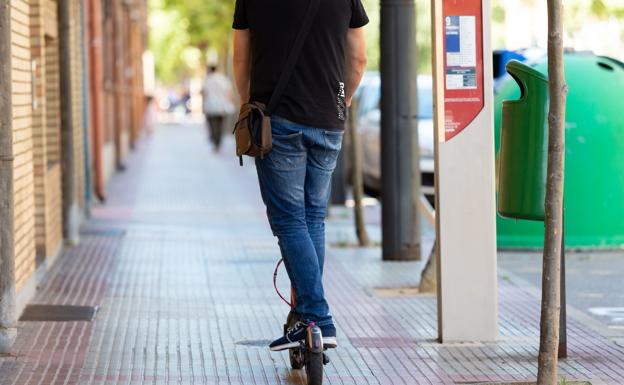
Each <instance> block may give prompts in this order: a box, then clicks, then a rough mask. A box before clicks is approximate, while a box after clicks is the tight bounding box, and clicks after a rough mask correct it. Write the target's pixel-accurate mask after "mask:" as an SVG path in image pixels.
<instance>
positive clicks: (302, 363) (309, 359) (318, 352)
mask: <svg viewBox="0 0 624 385" xmlns="http://www.w3.org/2000/svg"><path fill="white" fill-rule="evenodd" d="M281 263H282V262H281V261H280V263H278V265H277V268H276V269H275V274H274V276H273V283H274V285H275V290H276V291H277V294H278V295H279V296H280V297H281V298H282V300H283V301H284V302H286V303H287V304H288V305H289V306H290V313H288V318H287V319H286V323H285V324H284V334H286V333H288V329H289V328H291V327H293V326H294V325H295V324H296V323H297V322H299V321H301V316H300V315H299V314H298V313H297V312H296V311H295V307H296V305H295V291H294V290H293V289H291V291H290V298H291V300H290V302H288V301H287V300H286V299H285V298H284V297H283V296H282V295H281V293H280V292H279V290H278V289H277V271H278V269H279V266H280V264H281ZM325 350H326V348H325V347H324V346H323V333H322V332H321V328H320V327H318V326H317V325H316V324H314V322H310V323H308V330H307V335H306V338H305V339H304V340H303V341H301V343H300V345H299V346H297V347H296V348H292V349H289V351H288V355H289V357H290V366H292V368H293V369H296V370H300V369H304V368H305V371H306V377H307V384H308V385H322V384H323V367H324V366H325V365H327V364H328V363H329V357H328V356H327V354H326V353H325Z"/></svg>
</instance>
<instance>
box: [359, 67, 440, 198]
mask: <svg viewBox="0 0 624 385" xmlns="http://www.w3.org/2000/svg"><path fill="white" fill-rule="evenodd" d="M417 82H418V142H419V144H420V171H421V174H422V191H423V192H424V193H425V194H427V195H433V193H434V189H433V169H434V165H433V164H434V163H433V147H434V146H433V140H434V139H433V100H432V98H433V97H432V86H433V82H432V78H431V76H427V75H420V76H418V80H417ZM355 99H356V101H357V105H358V116H357V121H358V124H359V126H358V127H359V131H360V137H361V142H362V147H363V154H364V156H363V159H364V160H363V168H362V169H363V174H364V175H363V179H364V188H365V190H366V193H367V194H369V195H373V196H379V195H380V193H381V187H382V186H381V152H380V151H381V142H380V141H381V138H380V127H381V109H380V101H381V80H380V77H379V73H377V72H369V73H367V74H366V75H365V76H364V79H363V80H362V83H361V85H360V87H359V89H358V91H357V93H356V95H355Z"/></svg>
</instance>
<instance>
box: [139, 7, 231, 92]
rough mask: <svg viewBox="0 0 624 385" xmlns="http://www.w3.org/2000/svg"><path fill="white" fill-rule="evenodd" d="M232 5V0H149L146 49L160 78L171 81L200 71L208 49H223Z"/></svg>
mask: <svg viewBox="0 0 624 385" xmlns="http://www.w3.org/2000/svg"><path fill="white" fill-rule="evenodd" d="M234 4H235V3H234V0H149V9H150V17H149V24H150V48H151V49H152V51H153V52H154V55H155V57H156V73H157V76H158V79H159V80H160V81H162V82H164V83H169V84H170V83H175V82H178V81H179V80H181V79H183V78H185V77H188V76H190V75H192V74H194V73H199V72H201V71H203V67H204V64H205V58H206V52H207V50H208V49H209V48H210V49H214V50H216V51H217V52H219V53H221V54H224V53H225V52H227V48H228V46H229V42H230V36H231V24H232V15H233V13H234Z"/></svg>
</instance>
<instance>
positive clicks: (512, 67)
mask: <svg viewBox="0 0 624 385" xmlns="http://www.w3.org/2000/svg"><path fill="white" fill-rule="evenodd" d="M506 68H507V72H509V73H510V74H513V73H518V72H524V73H525V74H527V75H529V76H533V77H536V78H538V79H540V80H543V81H544V82H548V77H547V76H546V75H544V74H543V73H541V72H540V71H538V70H536V69H535V68H533V67H531V66H528V65H526V64H524V63H522V62H519V61H518V60H515V59H514V60H510V61H509V62H508V63H507V66H506Z"/></svg>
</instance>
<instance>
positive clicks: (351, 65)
mask: <svg viewBox="0 0 624 385" xmlns="http://www.w3.org/2000/svg"><path fill="white" fill-rule="evenodd" d="M345 59H346V64H345V70H346V75H345V77H346V87H345V88H346V94H347V95H346V96H347V106H351V99H353V95H354V94H355V91H356V90H357V88H358V86H359V85H360V81H362V76H364V69H365V68H366V38H365V36H364V28H351V29H349V32H348V33H347V51H346V58H345Z"/></svg>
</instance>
